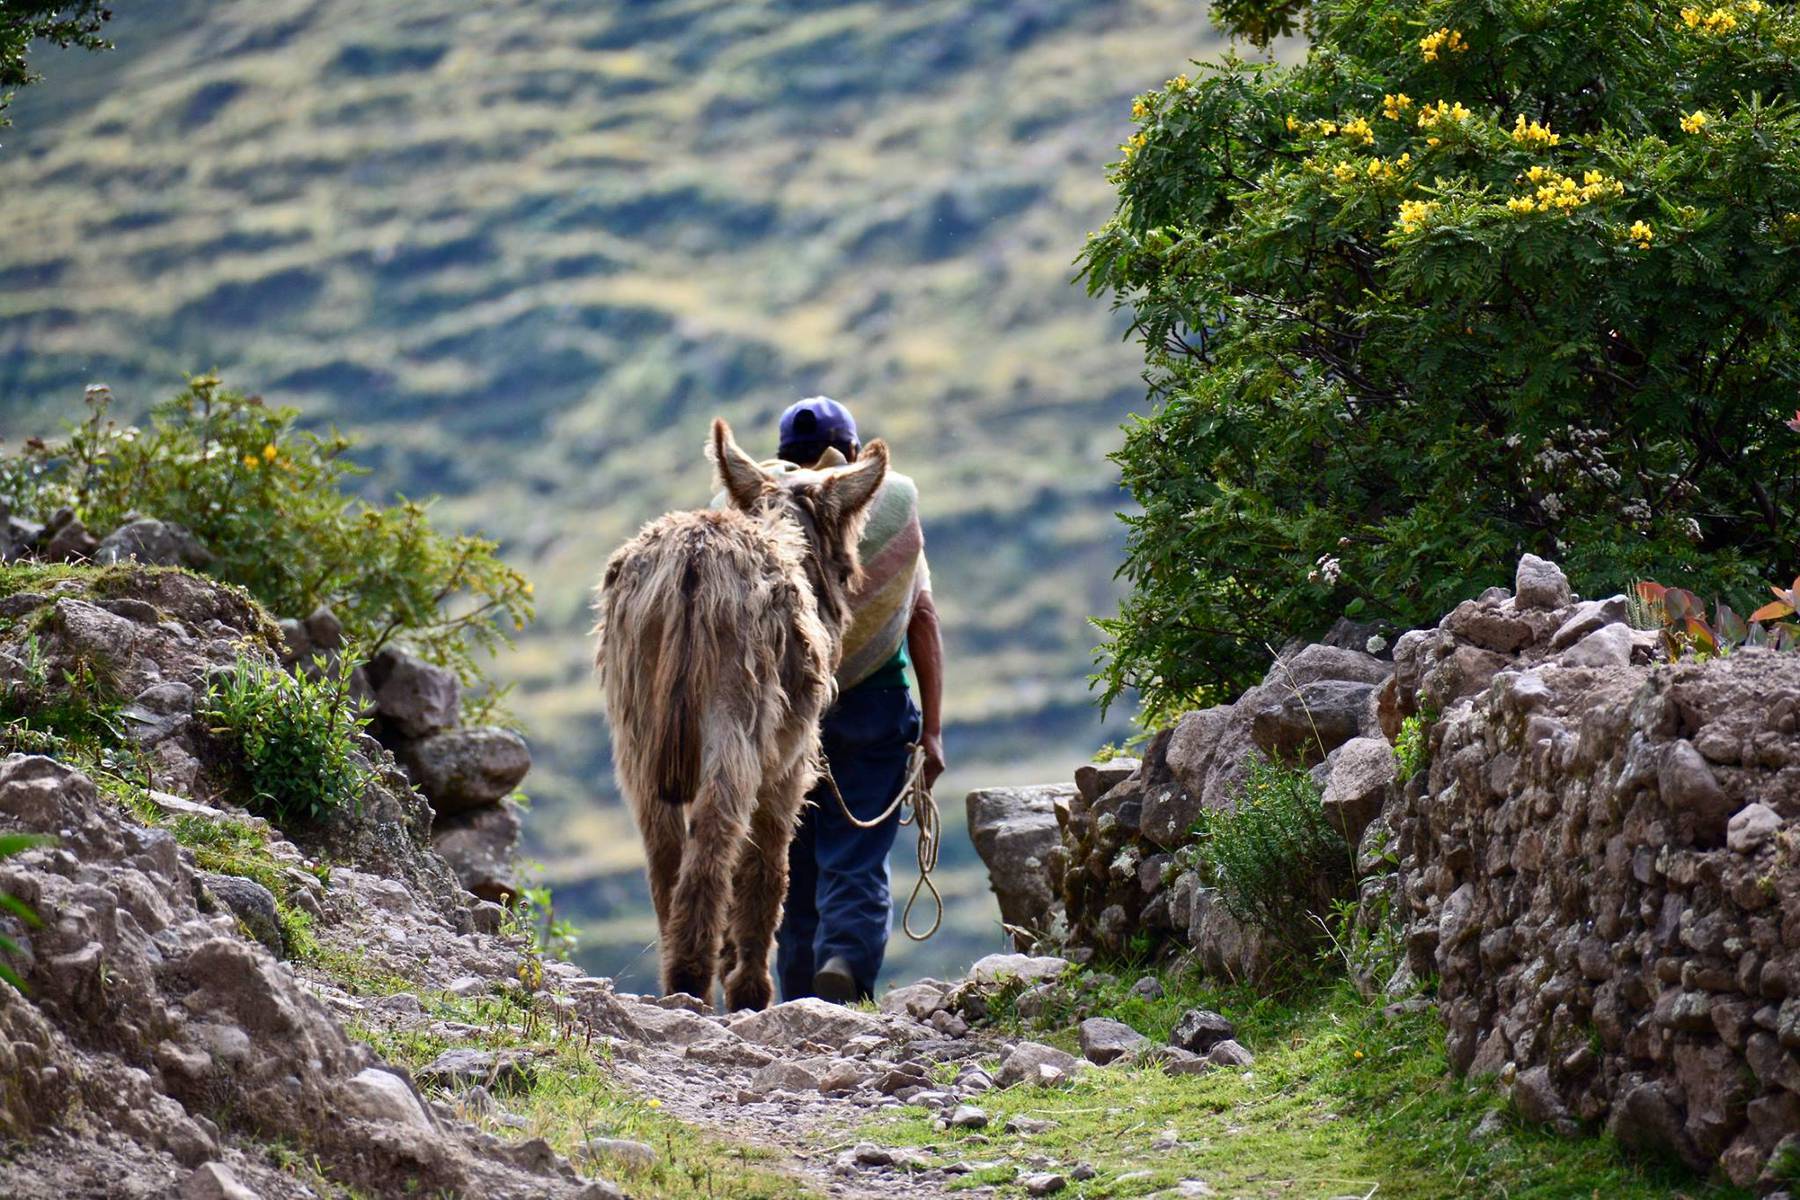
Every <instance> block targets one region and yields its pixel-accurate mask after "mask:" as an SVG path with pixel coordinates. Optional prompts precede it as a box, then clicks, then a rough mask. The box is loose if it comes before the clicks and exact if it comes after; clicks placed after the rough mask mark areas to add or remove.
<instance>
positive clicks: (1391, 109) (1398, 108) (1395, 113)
mask: <svg viewBox="0 0 1800 1200" xmlns="http://www.w3.org/2000/svg"><path fill="white" fill-rule="evenodd" d="M1411 107H1412V97H1411V96H1409V95H1407V94H1406V93H1405V92H1399V93H1389V94H1388V95H1386V96H1383V97H1382V98H1381V115H1382V116H1384V117H1386V118H1387V119H1388V120H1390V121H1398V120H1399V119H1400V114H1401V113H1403V112H1405V111H1406V110H1407V109H1409V108H1411Z"/></svg>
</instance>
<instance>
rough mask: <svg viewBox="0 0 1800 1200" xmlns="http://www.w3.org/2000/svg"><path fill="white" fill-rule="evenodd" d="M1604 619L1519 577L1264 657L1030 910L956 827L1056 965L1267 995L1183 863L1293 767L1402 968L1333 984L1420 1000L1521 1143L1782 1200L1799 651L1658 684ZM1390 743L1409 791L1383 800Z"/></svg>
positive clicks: (1794, 1099) (1798, 805)
mask: <svg viewBox="0 0 1800 1200" xmlns="http://www.w3.org/2000/svg"><path fill="white" fill-rule="evenodd" d="M1627 615H1628V606H1627V604H1626V602H1625V598H1624V597H1622V596H1614V597H1610V598H1606V599H1602V600H1586V601H1584V600H1581V599H1580V598H1579V597H1576V596H1574V595H1572V594H1571V592H1570V590H1569V585H1568V582H1567V580H1566V579H1565V578H1564V576H1563V574H1562V572H1561V571H1560V570H1559V569H1558V568H1557V567H1556V566H1555V565H1554V564H1552V563H1548V562H1545V561H1544V560H1541V559H1538V558H1535V557H1532V556H1529V555H1528V556H1526V558H1525V559H1524V560H1522V561H1521V563H1520V564H1519V568H1518V571H1517V574H1516V578H1515V587H1514V589H1513V590H1512V591H1508V590H1506V589H1502V588H1494V589H1490V590H1489V591H1488V592H1486V593H1484V594H1483V595H1481V596H1480V597H1478V598H1476V599H1474V600H1470V601H1466V602H1464V603H1463V604H1461V605H1459V606H1458V607H1457V608H1456V609H1455V610H1454V611H1453V612H1451V613H1450V614H1448V615H1447V616H1446V617H1445V618H1444V619H1443V620H1442V621H1440V622H1439V623H1438V625H1437V626H1436V627H1434V628H1431V629H1424V630H1414V631H1411V632H1408V633H1405V634H1402V635H1401V636H1400V637H1399V638H1397V639H1396V640H1395V641H1394V644H1393V646H1392V652H1391V662H1389V661H1384V656H1383V654H1382V653H1381V652H1383V651H1386V650H1387V646H1386V644H1385V639H1384V638H1383V637H1381V636H1379V635H1377V636H1372V637H1365V636H1364V634H1365V632H1366V631H1363V630H1355V629H1349V628H1344V629H1340V630H1338V631H1334V632H1335V633H1336V636H1334V637H1333V638H1332V639H1331V641H1332V642H1335V643H1336V644H1335V645H1329V644H1321V645H1314V646H1306V647H1303V648H1299V649H1297V650H1293V649H1290V651H1289V652H1286V653H1284V654H1283V656H1282V657H1281V659H1280V660H1279V661H1278V662H1277V663H1276V664H1275V666H1274V667H1273V668H1272V669H1271V670H1270V672H1269V674H1268V676H1267V678H1265V680H1264V681H1263V683H1262V684H1261V685H1259V686H1258V687H1255V688H1252V689H1250V690H1248V691H1246V692H1245V693H1244V694H1243V695H1242V696H1241V697H1240V698H1239V699H1238V700H1237V701H1236V702H1235V703H1233V704H1230V705H1222V706H1219V707H1216V708H1211V709H1206V710H1203V711H1199V712H1192V713H1188V714H1186V715H1185V716H1183V717H1182V718H1181V719H1180V720H1179V721H1178V722H1177V723H1176V724H1175V725H1174V727H1173V728H1171V729H1168V730H1165V731H1163V732H1162V733H1160V734H1158V735H1157V736H1156V737H1155V738H1154V739H1152V740H1151V741H1150V742H1149V744H1148V745H1147V746H1146V747H1145V751H1144V755H1143V758H1142V760H1141V761H1137V760H1133V761H1129V762H1127V763H1124V764H1121V765H1120V766H1118V767H1111V768H1103V767H1101V766H1099V765H1090V766H1089V767H1084V768H1083V769H1082V772H1081V774H1080V775H1079V776H1078V779H1077V787H1076V789H1075V790H1074V793H1073V794H1072V795H1068V796H1067V798H1066V799H1065V800H1063V801H1061V802H1059V803H1058V804H1057V805H1056V806H1055V807H1054V810H1053V811H1054V815H1055V817H1056V818H1057V820H1058V821H1059V822H1060V824H1061V830H1060V832H1061V842H1060V844H1059V845H1055V846H1048V847H1044V848H1040V849H1038V850H1037V851H1036V852H1035V853H1034V857H1035V858H1037V859H1039V860H1041V861H1042V862H1043V863H1044V868H1043V871H1042V878H1041V882H1040V883H1039V884H1038V885H1037V886H1035V887H1032V886H1027V884H1026V882H1023V881H1021V880H1020V879H1019V878H1017V876H1018V875H1019V873H1020V871H1021V869H1022V866H1021V863H1020V862H1018V861H1016V860H1014V859H1011V858H1009V856H1007V855H1005V854H1004V853H1002V852H1001V851H1000V848H1001V847H1003V846H1004V845H1006V844H1007V842H1006V841H1005V839H1002V838H999V837H995V836H992V834H991V833H984V831H983V830H982V828H981V824H980V821H979V820H978V818H986V817H987V816H988V815H990V814H1011V815H1010V816H1008V817H1007V819H1009V820H1020V819H1023V818H1022V817H1020V815H1019V813H1018V812H1016V811H1014V810H1015V809H1017V808H1018V806H1016V805H1015V806H1013V808H1007V807H1006V806H1003V805H998V804H996V803H995V802H994V801H993V800H992V796H993V795H994V793H983V795H984V796H987V797H989V799H988V800H986V801H984V803H983V804H982V805H980V806H976V805H975V804H974V803H973V798H971V801H972V802H971V810H970V818H971V828H972V829H974V830H975V832H976V837H977V846H978V848H980V847H984V846H986V847H988V849H984V850H983V854H984V857H987V858H988V860H989V863H990V869H991V870H992V871H993V872H994V874H995V876H996V879H999V878H1000V877H1001V876H1002V875H1005V876H1006V877H1007V883H1006V887H1007V889H1008V893H1009V895H1010V897H1011V904H1012V906H1013V910H1014V913H1015V915H1010V916H1009V917H1008V920H1009V921H1010V922H1012V923H1014V924H1016V925H1020V926H1023V927H1027V928H1030V929H1033V930H1036V931H1038V932H1039V935H1040V938H1039V940H1040V942H1042V943H1043V944H1047V945H1057V946H1059V947H1066V953H1067V954H1068V955H1069V956H1070V957H1071V958H1074V959H1077V960H1082V959H1084V958H1086V957H1092V956H1094V955H1096V954H1100V955H1105V954H1116V953H1119V952H1120V951H1122V950H1125V949H1126V948H1128V947H1131V946H1132V945H1133V944H1134V943H1136V944H1137V945H1139V946H1141V944H1142V942H1143V941H1144V940H1145V939H1146V937H1148V938H1149V939H1150V940H1152V941H1153V943H1160V945H1161V946H1162V948H1163V950H1164V952H1165V953H1167V952H1170V951H1171V950H1172V949H1173V950H1180V951H1182V952H1184V953H1187V954H1189V955H1191V956H1192V958H1193V959H1194V960H1195V961H1197V962H1198V963H1200V964H1201V965H1202V966H1203V967H1204V968H1205V969H1206V970H1208V971H1210V972H1211V973H1213V974H1215V975H1218V976H1221V977H1226V978H1246V977H1249V978H1255V977H1258V976H1261V975H1263V974H1265V973H1267V972H1268V971H1269V969H1270V967H1271V965H1272V964H1271V962H1270V960H1269V957H1268V952H1267V951H1266V950H1265V946H1264V941H1263V938H1262V937H1261V936H1260V934H1259V932H1258V931H1257V930H1256V929H1254V928H1252V927H1247V926H1245V925H1242V924H1240V923H1239V922H1237V921H1236V920H1234V919H1233V918H1232V917H1231V916H1230V914H1228V913H1227V912H1225V911H1224V908H1223V905H1222V904H1221V902H1220V900H1219V898H1218V896H1217V894H1216V893H1215V892H1213V891H1212V890H1211V889H1209V888H1207V887H1205V886H1203V885H1202V882H1201V877H1200V876H1199V874H1198V873H1197V872H1195V871H1194V870H1192V869H1189V867H1188V866H1187V864H1188V862H1189V857H1188V853H1184V848H1185V847H1187V846H1188V845H1189V844H1190V842H1191V840H1192V837H1191V830H1192V828H1193V825H1194V821H1195V818H1196V816H1198V814H1199V813H1200V812H1201V811H1202V810H1203V809H1206V808H1211V807H1218V806H1227V805H1230V804H1232V803H1233V802H1234V800H1235V799H1236V789H1237V787H1238V784H1239V782H1240V781H1241V780H1242V778H1243V776H1244V772H1245V769H1246V767H1247V764H1249V763H1250V762H1251V761H1252V760H1253V758H1254V757H1255V756H1257V755H1259V754H1270V755H1282V756H1287V757H1290V758H1291V757H1295V756H1297V757H1299V758H1300V759H1302V760H1303V761H1305V762H1308V763H1311V764H1313V765H1312V769H1313V772H1314V777H1315V779H1317V780H1318V782H1319V784H1320V786H1321V791H1322V795H1323V802H1324V805H1325V809H1326V813H1327V815H1328V817H1329V818H1330V820H1331V821H1332V823H1333V824H1334V825H1336V826H1337V828H1338V829H1339V830H1340V831H1341V832H1342V833H1343V834H1344V835H1345V837H1346V839H1347V840H1348V841H1349V842H1350V843H1351V844H1352V845H1354V846H1355V847H1356V849H1357V854H1356V859H1357V874H1358V887H1359V889H1360V894H1361V898H1362V901H1363V903H1362V906H1361V910H1360V911H1361V913H1362V915H1363V917H1364V919H1365V921H1366V922H1368V923H1370V925H1371V926H1373V925H1374V924H1375V923H1376V922H1380V923H1382V926H1383V929H1384V930H1385V931H1388V932H1392V933H1394V934H1396V935H1397V936H1398V938H1399V941H1400V943H1401V945H1402V946H1403V947H1404V959H1405V961H1404V963H1403V964H1401V966H1400V967H1399V969H1398V970H1397V971H1396V972H1394V973H1393V974H1392V975H1391V976H1390V977H1387V978H1370V979H1365V980H1359V981H1358V982H1359V983H1362V984H1364V985H1365V986H1367V987H1369V988H1370V989H1371V990H1374V989H1381V988H1385V989H1387V990H1389V991H1390V992H1393V993H1396V994H1400V993H1406V992H1410V991H1412V990H1415V989H1417V988H1418V987H1419V986H1421V983H1423V984H1425V985H1430V984H1431V983H1433V982H1435V985H1436V1002H1437V1004H1438V1006H1439V1009H1440V1012H1441V1014H1442V1016H1443V1019H1444V1022H1445V1027H1446V1032H1447V1044H1448V1050H1449V1056H1450V1060H1451V1065H1452V1067H1453V1068H1454V1069H1455V1070H1457V1071H1458V1072H1463V1073H1468V1074H1471V1075H1476V1076H1491V1077H1494V1078H1496V1079H1497V1080H1498V1082H1499V1084H1500V1086H1501V1087H1502V1089H1503V1090H1504V1091H1506V1092H1507V1093H1508V1094H1509V1095H1510V1096H1511V1097H1512V1099H1513V1101H1514V1102H1515V1103H1516V1105H1517V1107H1518V1108H1519V1110H1520V1112H1521V1113H1522V1114H1523V1115H1524V1116H1526V1117H1527V1118H1528V1119H1531V1120H1534V1121H1538V1122H1542V1123H1545V1124H1549V1125H1553V1126H1557V1127H1559V1128H1562V1129H1564V1130H1567V1131H1570V1132H1573V1131H1576V1130H1578V1129H1582V1128H1586V1129H1590V1130H1593V1129H1600V1128H1607V1129H1610V1130H1611V1131H1612V1132H1613V1133H1614V1134H1615V1135H1617V1136H1618V1138H1619V1139H1620V1140H1621V1141H1622V1142H1624V1143H1626V1144H1627V1145H1630V1146H1633V1147H1637V1148H1641V1149H1644V1150H1649V1151H1653V1152H1666V1153H1673V1154H1676V1155H1678V1156H1680V1157H1682V1158H1684V1159H1685V1160H1687V1161H1688V1162H1689V1163H1690V1164H1692V1165H1694V1166H1696V1167H1699V1168H1706V1167H1709V1166H1711V1165H1713V1164H1718V1165H1719V1166H1720V1167H1721V1168H1722V1169H1723V1171H1724V1173H1725V1174H1727V1175H1728V1176H1730V1178H1731V1179H1732V1180H1734V1181H1735V1182H1737V1183H1739V1184H1740V1185H1745V1186H1751V1185H1755V1186H1759V1187H1760V1188H1761V1189H1762V1190H1764V1191H1769V1190H1772V1189H1774V1188H1776V1187H1779V1186H1781V1184H1782V1183H1783V1182H1791V1180H1787V1181H1784V1180H1781V1179H1779V1178H1778V1177H1777V1175H1778V1172H1777V1170H1776V1169H1775V1168H1773V1167H1771V1163H1775V1162H1780V1161H1784V1160H1785V1159H1786V1158H1787V1157H1788V1156H1790V1155H1791V1156H1792V1158H1793V1160H1794V1162H1795V1163H1796V1164H1800V654H1793V653H1785V654H1776V653H1773V652H1770V651H1765V650H1740V651H1738V652H1737V653H1734V654H1732V655H1730V656H1729V657H1727V658H1723V659H1717V660H1713V661H1710V662H1705V663H1696V662H1693V661H1691V660H1690V661H1681V662H1677V663H1669V662H1667V661H1664V660H1663V657H1662V651H1661V649H1660V647H1659V644H1658V642H1659V639H1658V638H1657V636H1656V635H1655V634H1654V633H1650V632H1646V631H1642V630H1637V629H1634V628H1632V627H1631V626H1630V625H1629V624H1628V623H1627ZM1413 717H1416V718H1418V720H1419V721H1420V722H1422V723H1423V727H1424V730H1425V736H1426V742H1425V747H1426V751H1427V753H1428V759H1427V761H1428V764H1429V765H1428V767H1427V769H1424V770H1420V771H1418V772H1417V773H1416V774H1414V775H1413V776H1412V777H1411V778H1410V779H1405V780H1402V779H1401V768H1400V763H1399V761H1398V757H1397V755H1396V753H1395V751H1394V749H1393V746H1392V741H1393V739H1395V738H1396V737H1397V736H1398V735H1399V734H1400V732H1401V729H1402V723H1403V722H1404V721H1406V720H1407V719H1408V718H1413ZM1033 820H1035V821H1036V822H1037V826H1034V828H1037V827H1041V826H1042V824H1043V822H1044V817H1043V816H1042V815H1039V816H1036V817H1034V818H1033ZM1015 836H1017V835H1015ZM1037 836H1039V837H1040V838H1042V837H1043V833H1042V831H1041V829H1039V832H1038V834H1037ZM1034 844H1035V843H1034ZM1190 853H1191V852H1190ZM996 886H997V888H998V887H999V884H998V883H997V884H996Z"/></svg>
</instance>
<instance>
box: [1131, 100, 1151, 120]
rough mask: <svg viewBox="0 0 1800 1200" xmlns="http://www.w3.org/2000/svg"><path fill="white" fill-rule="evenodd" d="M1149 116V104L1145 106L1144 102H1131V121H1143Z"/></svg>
mask: <svg viewBox="0 0 1800 1200" xmlns="http://www.w3.org/2000/svg"><path fill="white" fill-rule="evenodd" d="M1149 115H1150V106H1149V105H1148V104H1145V103H1144V102H1143V101H1142V100H1133V101H1132V102H1131V119H1132V120H1134V121H1141V120H1143V119H1144V118H1145V117H1147V116H1149Z"/></svg>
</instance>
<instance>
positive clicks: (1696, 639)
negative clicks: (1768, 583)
mask: <svg viewBox="0 0 1800 1200" xmlns="http://www.w3.org/2000/svg"><path fill="white" fill-rule="evenodd" d="M1632 590H1633V591H1634V592H1635V593H1636V594H1637V598H1638V602H1639V604H1640V605H1641V606H1642V611H1643V613H1644V615H1645V616H1646V617H1647V618H1648V619H1649V620H1650V621H1651V622H1653V623H1652V624H1650V625H1649V628H1652V629H1656V630H1658V631H1659V632H1660V633H1661V634H1662V644H1663V650H1664V651H1666V652H1667V654H1668V656H1669V658H1670V660H1671V661H1673V660H1675V659H1678V658H1680V657H1681V656H1682V655H1683V654H1687V655H1690V656H1692V657H1694V658H1699V659H1706V658H1715V657H1719V656H1721V655H1726V654H1730V653H1731V652H1732V651H1733V650H1736V649H1737V648H1739V647H1740V646H1766V647H1768V648H1770V649H1772V650H1794V649H1800V625H1797V624H1795V623H1794V622H1793V621H1789V620H1784V619H1783V618H1786V617H1792V616H1793V615H1794V614H1795V610H1796V609H1800V579H1796V580H1794V586H1793V587H1791V588H1783V587H1771V588H1770V589H1769V590H1770V591H1772V592H1774V593H1775V599H1774V600H1772V601H1771V602H1769V603H1768V604H1765V605H1763V606H1762V607H1761V608H1759V609H1757V610H1756V611H1755V612H1753V613H1751V614H1750V616H1749V618H1748V619H1746V618H1744V617H1741V616H1739V615H1738V614H1737V612H1736V611H1734V610H1733V609H1732V607H1731V606H1730V605H1729V604H1726V603H1725V602H1724V601H1723V600H1720V601H1718V602H1717V603H1715V604H1714V606H1713V618H1712V620H1710V621H1708V620H1707V619H1706V602H1705V601H1704V600H1702V599H1700V597H1699V596H1696V595H1695V594H1694V593H1693V592H1690V591H1688V590H1686V589H1685V588H1672V587H1664V586H1663V585H1662V584H1660V583H1655V582H1652V581H1651V580H1648V579H1646V580H1642V581H1640V582H1639V583H1638V584H1637V586H1636V587H1635V588H1633V589H1632Z"/></svg>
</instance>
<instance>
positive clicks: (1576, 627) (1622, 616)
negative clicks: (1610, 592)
mask: <svg viewBox="0 0 1800 1200" xmlns="http://www.w3.org/2000/svg"><path fill="white" fill-rule="evenodd" d="M1629 612H1630V609H1629V608H1628V607H1627V605H1626V602H1625V597H1623V596H1609V597H1607V598H1606V599H1605V600H1583V601H1582V602H1581V603H1580V604H1577V605H1576V606H1575V611H1574V612H1573V613H1571V614H1570V615H1569V617H1568V619H1567V620H1565V621H1564V622H1563V623H1562V624H1561V625H1558V626H1557V627H1556V632H1555V633H1553V634H1551V635H1550V648H1551V649H1552V650H1566V649H1568V648H1569V647H1570V646H1573V645H1574V644H1575V643H1576V642H1579V641H1580V640H1581V639H1582V638H1584V637H1586V636H1587V635H1588V634H1590V633H1593V632H1594V631H1595V630H1597V629H1600V628H1601V627H1602V626H1606V625H1623V624H1624V623H1625V621H1626V618H1627V616H1628V614H1629Z"/></svg>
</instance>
